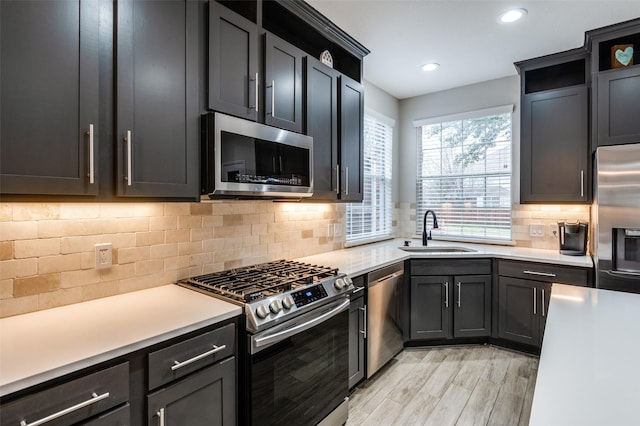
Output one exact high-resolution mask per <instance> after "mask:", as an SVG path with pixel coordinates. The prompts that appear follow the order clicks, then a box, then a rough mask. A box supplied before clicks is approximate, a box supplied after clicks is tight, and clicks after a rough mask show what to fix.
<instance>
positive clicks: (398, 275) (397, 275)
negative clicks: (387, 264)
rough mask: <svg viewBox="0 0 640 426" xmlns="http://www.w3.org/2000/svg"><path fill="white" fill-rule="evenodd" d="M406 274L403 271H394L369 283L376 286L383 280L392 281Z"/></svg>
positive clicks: (370, 285)
mask: <svg viewBox="0 0 640 426" xmlns="http://www.w3.org/2000/svg"><path fill="white" fill-rule="evenodd" d="M403 275H404V272H403V271H398V272H394V273H393V274H389V275H386V276H384V277H382V278H378V279H377V280H375V281H373V282H371V283H369V287H374V286H376V285H378V284H380V283H382V282H386V281H390V280H393V279H396V278H399V277H401V276H403Z"/></svg>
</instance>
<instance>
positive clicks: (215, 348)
mask: <svg viewBox="0 0 640 426" xmlns="http://www.w3.org/2000/svg"><path fill="white" fill-rule="evenodd" d="M226 348H227V345H222V346H216V345H213V349H211V350H210V351H207V352H205V353H203V354H200V355H197V356H194V357H193V358H191V359H188V360H186V361H182V362H179V361H173V364H174V365H172V366H171V371H176V370H177V369H179V368H182V367H185V366H187V365H189V364H193V363H194V362H196V361H200V360H201V359H202V358H206V357H208V356H209V355H213V354H215V353H217V352H220V351H221V350H223V349H226Z"/></svg>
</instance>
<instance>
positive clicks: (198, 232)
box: [191, 228, 214, 241]
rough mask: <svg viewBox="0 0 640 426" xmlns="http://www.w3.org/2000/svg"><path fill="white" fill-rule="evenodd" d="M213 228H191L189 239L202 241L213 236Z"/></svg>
mask: <svg viewBox="0 0 640 426" xmlns="http://www.w3.org/2000/svg"><path fill="white" fill-rule="evenodd" d="M213 236H214V230H213V229H211V228H195V229H192V230H191V241H202V240H208V239H211V238H213Z"/></svg>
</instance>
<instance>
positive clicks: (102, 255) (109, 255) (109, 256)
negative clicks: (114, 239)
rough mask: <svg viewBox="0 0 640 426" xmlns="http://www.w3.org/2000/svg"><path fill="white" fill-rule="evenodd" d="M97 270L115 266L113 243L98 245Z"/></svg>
mask: <svg viewBox="0 0 640 426" xmlns="http://www.w3.org/2000/svg"><path fill="white" fill-rule="evenodd" d="M95 247H96V269H108V268H110V267H111V266H112V265H113V252H112V247H111V243H102V244H96V245H95Z"/></svg>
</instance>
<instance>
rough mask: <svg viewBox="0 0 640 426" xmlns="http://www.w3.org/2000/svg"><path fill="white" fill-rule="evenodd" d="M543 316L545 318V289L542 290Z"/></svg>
mask: <svg viewBox="0 0 640 426" xmlns="http://www.w3.org/2000/svg"><path fill="white" fill-rule="evenodd" d="M542 316H545V312H544V288H543V289H542Z"/></svg>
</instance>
